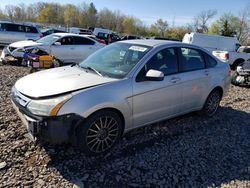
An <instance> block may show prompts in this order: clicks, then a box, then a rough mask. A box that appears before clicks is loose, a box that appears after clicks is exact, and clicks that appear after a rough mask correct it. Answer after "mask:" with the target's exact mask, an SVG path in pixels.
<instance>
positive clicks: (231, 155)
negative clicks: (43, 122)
mask: <svg viewBox="0 0 250 188" xmlns="http://www.w3.org/2000/svg"><path fill="white" fill-rule="evenodd" d="M26 74H28V69H27V68H23V67H15V66H0V136H1V137H0V187H72V186H73V185H74V184H75V185H78V186H83V185H84V187H217V186H219V187H220V186H221V187H250V91H249V88H243V87H234V86H231V89H230V92H229V95H228V96H227V97H225V98H224V99H223V101H222V102H221V108H220V109H219V111H218V113H217V114H216V115H215V116H214V117H213V118H209V119H208V118H207V119H206V118H202V117H200V116H198V115H197V114H196V113H192V114H188V115H185V116H182V117H180V118H174V119H171V120H168V121H165V122H162V123H159V124H156V125H153V126H151V127H147V128H142V129H139V130H137V131H134V132H133V133H130V134H128V135H126V136H125V137H124V138H123V139H122V141H121V142H120V143H119V144H118V145H117V146H116V147H115V148H114V150H113V151H112V152H111V154H109V155H107V156H105V157H102V158H87V157H86V156H85V155H84V154H83V153H80V152H78V151H76V150H74V149H72V148H71V147H69V146H64V147H58V148H52V147H50V146H47V145H46V146H40V145H39V144H37V145H34V144H33V143H32V142H31V141H29V140H28V139H27V138H26V137H25V136H24V135H25V133H26V130H25V128H24V127H23V126H22V124H21V121H20V119H19V118H18V117H17V115H16V113H15V111H14V110H13V108H12V106H11V101H10V98H9V95H10V89H11V87H12V85H13V84H14V83H15V81H16V80H17V79H18V78H20V77H22V76H24V75H26Z"/></svg>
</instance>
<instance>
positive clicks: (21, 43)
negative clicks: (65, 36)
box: [9, 40, 42, 48]
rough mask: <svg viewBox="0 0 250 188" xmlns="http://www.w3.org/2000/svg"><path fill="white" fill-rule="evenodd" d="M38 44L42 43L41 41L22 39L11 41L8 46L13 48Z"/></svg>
mask: <svg viewBox="0 0 250 188" xmlns="http://www.w3.org/2000/svg"><path fill="white" fill-rule="evenodd" d="M40 45H42V43H38V42H35V41H32V40H23V41H18V42H14V43H11V44H10V45H9V46H10V47H13V48H24V47H29V46H40Z"/></svg>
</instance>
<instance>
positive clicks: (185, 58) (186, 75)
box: [11, 40, 230, 155]
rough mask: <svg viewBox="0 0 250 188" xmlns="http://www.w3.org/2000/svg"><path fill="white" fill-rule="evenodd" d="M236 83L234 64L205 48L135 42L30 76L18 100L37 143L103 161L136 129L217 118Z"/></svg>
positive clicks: (17, 91) (15, 92)
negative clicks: (182, 118) (193, 117)
mask: <svg viewBox="0 0 250 188" xmlns="http://www.w3.org/2000/svg"><path fill="white" fill-rule="evenodd" d="M229 85H230V69H229V65H228V64H226V63H223V62H221V61H220V60H218V59H217V58H215V57H213V56H212V55H211V54H210V53H209V52H207V51H206V50H203V49H202V48H200V47H197V46H194V45H189V44H183V43H179V42H174V41H163V40H127V41H120V42H116V43H113V44H111V45H108V46H106V47H104V48H102V49H101V50H98V51H97V52H95V53H93V54H92V55H90V56H89V57H88V58H87V59H85V60H84V61H83V62H82V63H80V65H75V66H66V67H61V68H54V69H50V70H45V71H41V72H38V73H34V74H30V75H28V76H25V77H23V78H21V79H20V80H18V81H17V82H16V83H15V85H14V87H13V89H12V92H11V93H12V94H11V98H12V101H13V105H14V108H15V109H16V110H17V113H18V114H19V116H20V117H21V119H22V121H23V123H24V124H25V125H26V127H27V129H28V131H29V133H30V136H31V138H33V139H34V138H37V139H38V140H39V139H40V140H47V141H49V142H51V143H54V144H59V143H64V142H69V141H70V142H73V143H75V144H77V145H78V147H79V148H80V149H81V150H83V151H85V152H86V153H88V154H91V155H97V154H103V153H106V152H108V151H109V150H110V149H111V148H112V147H113V146H114V145H115V143H116V142H117V141H118V140H119V139H120V138H121V136H122V135H123V133H125V132H127V131H129V130H132V129H135V128H138V127H141V126H145V125H149V124H152V123H154V122H158V121H161V120H164V119H168V118H171V117H175V116H179V115H182V114H185V113H188V112H191V111H201V113H202V114H203V115H206V116H213V115H214V114H216V112H217V109H218V106H219V103H220V100H221V98H222V97H223V96H224V95H225V94H226V93H227V91H228V88H229Z"/></svg>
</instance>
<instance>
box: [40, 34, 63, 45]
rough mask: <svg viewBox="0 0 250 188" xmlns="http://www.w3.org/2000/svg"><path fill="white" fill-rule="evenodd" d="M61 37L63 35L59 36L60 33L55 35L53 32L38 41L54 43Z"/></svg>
mask: <svg viewBox="0 0 250 188" xmlns="http://www.w3.org/2000/svg"><path fill="white" fill-rule="evenodd" d="M59 38H61V37H60V36H58V35H55V34H51V35H48V36H45V37H43V38H41V39H39V40H37V41H36V42H38V43H42V44H53V43H54V42H56V41H57V40H58V39H59Z"/></svg>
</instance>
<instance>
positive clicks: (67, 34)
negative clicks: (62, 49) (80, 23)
mask: <svg viewBox="0 0 250 188" xmlns="http://www.w3.org/2000/svg"><path fill="white" fill-rule="evenodd" d="M52 35H57V36H60V37H64V36H81V35H79V34H75V33H53V34H52Z"/></svg>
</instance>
